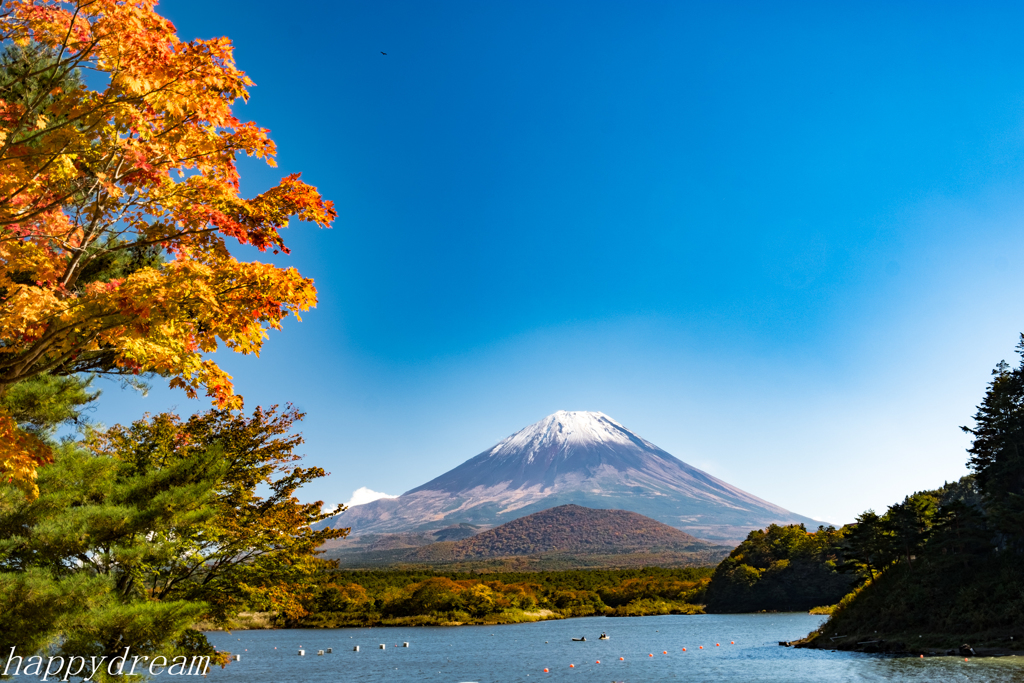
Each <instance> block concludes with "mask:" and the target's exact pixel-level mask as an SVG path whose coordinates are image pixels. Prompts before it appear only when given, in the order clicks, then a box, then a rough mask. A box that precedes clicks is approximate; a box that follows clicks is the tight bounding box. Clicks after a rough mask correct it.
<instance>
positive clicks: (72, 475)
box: [0, 444, 225, 657]
mask: <svg viewBox="0 0 1024 683" xmlns="http://www.w3.org/2000/svg"><path fill="white" fill-rule="evenodd" d="M129 469H130V468H129V467H127V466H126V465H125V463H122V462H119V461H117V460H115V459H113V458H109V457H97V456H95V455H93V454H92V453H91V452H89V451H87V450H84V449H82V448H80V447H78V446H76V445H73V444H64V445H62V446H60V447H59V448H58V449H57V455H56V459H55V461H54V463H52V464H51V465H48V466H46V467H44V468H41V469H40V471H39V488H40V495H39V498H38V499H36V500H34V501H26V500H25V496H24V495H23V494H22V493H21V491H20V490H18V489H16V488H14V487H13V486H10V485H3V486H0V604H3V606H4V615H5V617H4V619H2V620H0V642H3V643H5V644H7V645H8V646H15V647H18V649H19V650H21V651H24V652H32V651H35V650H37V649H38V648H39V647H40V646H41V645H43V644H44V643H46V642H48V641H50V640H52V639H53V638H55V637H56V636H57V635H58V634H59V635H60V636H61V638H62V639H61V640H60V641H59V644H58V645H57V649H58V650H59V654H64V655H72V654H73V655H77V656H86V657H88V656H92V655H97V656H102V655H114V654H117V653H118V652H120V651H122V650H123V649H124V648H125V647H127V646H130V647H131V648H132V650H133V651H134V652H137V653H138V654H142V655H150V656H153V655H154V654H157V653H159V654H164V655H167V654H169V653H170V652H173V651H174V649H175V648H174V641H175V640H176V639H177V638H178V637H179V636H180V635H181V634H183V632H184V630H185V629H187V628H188V627H190V626H191V625H192V624H193V623H194V622H195V621H196V620H197V619H198V618H199V617H200V616H201V615H202V614H203V613H204V612H205V611H206V609H207V607H206V605H204V604H202V603H199V602H188V601H181V600H177V601H175V600H171V601H166V602H156V601H151V600H147V599H146V598H147V591H146V588H145V586H146V582H147V579H148V577H149V576H151V575H152V574H153V573H154V572H158V571H159V568H160V567H161V566H162V565H164V564H165V563H166V562H167V561H168V559H169V558H172V557H174V556H176V554H178V553H182V552H185V551H186V550H187V549H186V548H184V547H183V546H182V544H181V543H180V541H179V540H178V539H179V538H180V536H181V533H182V531H184V530H186V529H188V528H190V527H192V526H194V525H196V524H200V523H202V522H203V521H204V520H206V519H208V518H209V516H210V514H211V510H210V508H209V506H208V503H209V502H210V501H211V500H212V499H213V495H214V491H215V487H216V484H217V482H218V480H219V479H220V477H222V476H223V474H224V469H225V465H224V463H223V459H222V458H220V457H219V455H218V454H216V453H212V452H211V453H202V454H196V456H195V457H193V458H190V459H188V460H182V461H181V462H179V463H175V464H174V465H172V466H169V467H165V468H162V469H159V470H152V471H147V472H144V473H133V472H130V471H129Z"/></svg>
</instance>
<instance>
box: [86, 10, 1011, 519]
mask: <svg viewBox="0 0 1024 683" xmlns="http://www.w3.org/2000/svg"><path fill="white" fill-rule="evenodd" d="M160 8H161V11H162V13H163V14H164V15H165V16H168V17H169V18H170V19H171V20H172V21H174V22H175V24H176V25H177V27H178V29H179V35H180V36H181V37H182V38H185V39H191V38H194V37H204V38H210V37H215V36H222V35H227V36H229V37H230V38H232V39H233V41H234V42H235V46H236V57H237V60H238V63H239V66H240V67H241V68H242V69H244V70H245V71H246V72H247V73H249V75H250V76H251V77H252V78H253V80H255V81H256V83H257V86H258V87H256V88H254V89H253V91H252V99H251V100H250V102H249V103H248V104H246V105H241V104H240V105H238V107H237V112H238V114H239V115H240V117H242V118H243V119H251V120H254V121H256V122H257V123H258V124H260V125H261V126H264V127H267V128H270V129H271V131H272V137H273V138H274V139H275V141H276V142H277V143H278V146H279V152H280V153H279V157H278V161H279V163H280V168H278V169H267V168H265V167H263V166H261V165H260V164H258V163H255V162H248V161H246V163H244V164H243V174H244V177H245V180H244V181H243V189H244V190H246V191H247V192H249V193H252V194H255V193H257V192H259V191H261V190H263V189H265V188H266V187H268V186H269V185H270V184H271V183H273V182H276V180H277V179H278V178H280V176H281V175H283V174H285V173H290V172H295V171H302V172H303V178H304V179H305V180H307V181H308V182H311V183H312V184H314V185H316V186H318V187H319V188H320V190H321V191H322V192H323V194H324V195H325V196H326V197H328V198H330V199H333V200H334V201H335V203H336V206H337V208H338V220H337V222H336V224H335V227H334V228H333V229H332V230H330V231H320V230H318V229H316V228H313V227H310V226H305V225H300V224H296V225H293V226H292V227H291V228H289V230H288V231H287V233H286V239H287V240H288V243H289V245H290V246H291V248H292V250H293V253H292V255H291V256H289V257H283V256H282V257H279V260H277V261H276V262H277V263H279V264H281V265H294V266H295V267H297V268H298V269H299V270H300V272H302V273H303V274H304V275H306V276H309V277H312V278H314V280H315V281H316V283H317V287H318V289H319V292H320V305H319V306H318V308H317V309H316V310H315V311H311V312H310V313H309V314H308V315H307V316H305V318H304V321H303V322H302V323H289V324H287V325H286V328H285V330H284V331H283V332H280V333H274V334H272V335H271V339H270V340H269V342H268V343H267V345H266V347H265V352H264V354H263V356H262V358H260V359H258V360H256V359H252V358H242V357H236V356H232V355H230V354H228V353H227V352H223V353H221V354H218V355H217V361H218V362H219V363H221V364H222V365H223V366H224V367H225V368H227V369H228V370H229V371H230V372H232V373H233V374H234V375H235V378H236V386H237V388H238V390H239V391H240V393H242V394H243V395H244V396H245V397H246V401H247V405H248V406H249V407H252V406H255V405H257V404H264V405H266V404H269V403H275V402H277V403H283V402H287V401H292V402H294V403H295V404H296V405H298V406H299V407H301V408H302V409H304V410H306V411H307V413H308V416H307V418H306V420H305V422H304V423H303V427H302V429H303V431H304V433H305V435H306V437H307V443H306V454H307V456H308V457H307V462H308V463H310V464H314V463H315V464H319V465H322V466H324V467H325V468H326V469H328V470H330V471H331V472H332V475H331V477H330V478H329V479H328V480H327V481H325V482H323V483H320V484H317V485H315V486H311V487H309V491H308V492H307V494H306V497H307V498H309V499H321V498H322V499H324V500H325V501H326V502H328V503H338V502H344V501H345V500H347V499H348V498H349V497H350V495H351V494H352V492H353V490H355V489H357V488H359V487H363V486H365V487H369V488H371V489H373V490H376V491H384V492H387V493H391V494H397V493H401V492H403V491H406V490H408V489H410V488H413V487H415V486H417V485H419V484H422V483H424V482H425V481H427V480H428V479H431V478H433V477H434V476H436V475H438V474H440V473H442V472H444V471H446V470H448V469H450V468H451V467H454V466H455V465H457V464H459V463H461V462H462V461H464V460H466V459H467V458H469V457H471V456H473V455H475V454H477V453H479V452H481V451H483V450H485V449H486V448H488V447H490V446H491V445H493V444H494V443H496V442H497V441H498V440H500V439H501V438H504V437H505V436H507V435H508V434H511V433H512V432H514V431H516V430H518V429H520V428H522V427H524V426H526V425H527V424H530V423H532V422H535V421H537V420H539V419H541V418H543V417H544V416H546V415H548V414H550V413H552V412H554V411H556V410H559V409H565V410H597V411H602V412H604V413H606V414H608V415H610V416H611V417H613V418H614V419H616V420H618V421H619V422H621V423H622V424H624V425H625V426H626V427H628V428H630V429H632V430H633V431H635V432H637V433H639V434H640V435H641V436H643V437H644V438H646V439H648V440H650V441H652V442H654V443H655V444H657V445H658V446H660V447H662V448H664V449H665V450H667V451H669V452H670V453H672V454H674V455H676V456H677V457H679V458H681V459H683V460H685V461H687V462H689V463H691V464H693V465H695V466H697V467H700V468H702V469H704V470H706V471H708V472H710V473H711V474H714V475H716V476H718V477H721V478H723V479H725V480H726V481H728V482H730V483H732V484H735V485H737V486H739V487H741V488H743V489H746V490H747V491H750V492H751V493H754V494H755V495H758V496H761V497H762V498H765V499H767V500H770V501H772V502H774V503H777V504H779V505H782V506H784V507H787V508H789V509H791V510H793V511H795V512H798V513H801V514H805V515H809V516H812V517H816V518H818V519H824V520H829V521H832V522H847V521H851V520H852V518H853V517H854V516H855V515H856V514H857V513H859V512H860V511H862V510H864V509H866V508H868V507H874V508H875V509H877V510H883V509H884V508H885V507H886V506H887V505H889V504H891V503H894V502H896V501H898V500H900V499H902V498H903V496H904V495H906V494H908V493H910V492H912V491H914V490H920V489H923V488H931V487H935V486H938V485H941V484H942V483H943V481H946V480H953V479H956V478H958V477H960V476H961V475H963V474H965V473H966V470H965V467H964V462H965V460H966V454H965V452H964V448H965V447H966V446H967V444H968V441H967V439H966V437H965V435H964V434H962V433H961V431H960V430H959V425H963V424H968V423H969V422H970V416H971V415H972V414H973V409H974V406H975V405H976V404H977V403H978V402H979V400H980V399H981V396H982V393H983V391H984V387H985V384H986V382H987V381H988V378H989V372H990V370H991V368H992V367H993V366H994V365H995V363H996V362H997V361H999V360H1000V359H1003V358H1006V359H1010V360H1012V356H1013V354H1014V352H1013V347H1014V345H1015V344H1016V342H1017V335H1018V334H1019V333H1020V332H1021V331H1022V330H1024V318H1022V305H1021V303H1022V294H1024V291H1022V290H1024V284H1022V280H1021V277H1020V270H1021V269H1020V264H1021V263H1022V257H1024V237H1022V235H1024V232H1022V230H1021V227H1022V225H1021V224H1022V217H1024V41H1022V40H1021V34H1022V29H1024V5H1021V4H1020V3H1009V2H1008V3H998V2H989V3H971V4H965V3H941V2H934V1H929V2H918V3H910V2H907V3H891V2H878V3H871V2H846V3H839V2H833V3H822V2H806V3H799V2H787V3H763V2H749V3H737V2H703V3H686V2H676V1H673V2H626V1H620V2H615V3H606V2H599V1H596V0H581V1H579V2H575V1H569V0H560V1H558V2H551V1H550V0H546V1H543V2H531V1H529V0H510V1H507V2H496V1H488V2H479V1H478V0H473V1H467V2H454V1H452V2H445V1H442V0H438V1H437V2H419V1H410V2H398V1H394V0H358V1H348V0H344V1H332V2H320V3H317V2H307V1H305V0H293V1H292V2H289V3H280V2H274V3H270V2H261V1H259V0H217V2H215V3H211V2H208V1H207V0H204V1H203V2H192V1H190V0H188V1H186V0H165V2H164V3H162V4H161V6H160ZM382 51H383V52H386V53H387V55H386V56H385V55H382V54H381V52H382ZM239 253H240V255H241V256H243V257H244V258H256V257H260V258H266V255H258V254H256V253H252V254H250V253H248V252H242V251H240V252H239ZM274 258H278V257H274ZM1014 264H1017V265H1016V266H1015V265H1014ZM101 404H102V405H101V406H100V408H99V409H98V410H97V412H96V415H95V417H96V418H97V419H99V420H100V421H102V422H104V423H106V424H112V423H114V422H124V421H129V420H131V419H134V418H136V417H138V416H140V415H141V413H142V412H143V411H145V410H149V411H159V410H163V409H166V408H169V407H172V406H176V407H177V409H178V410H179V411H181V412H192V411H197V410H202V409H204V408H205V407H206V404H204V403H203V402H201V401H197V402H193V401H189V400H187V399H186V398H185V397H184V396H183V395H182V394H180V393H176V392H170V391H168V390H166V389H164V388H162V387H160V386H157V387H155V389H154V391H153V392H152V393H151V394H150V396H149V397H147V398H145V399H141V398H140V397H139V396H138V395H135V394H132V393H130V392H127V393H122V392H120V391H119V390H118V389H117V387H116V385H113V384H111V385H108V388H107V391H106V394H105V396H104V398H103V399H102V401H101Z"/></svg>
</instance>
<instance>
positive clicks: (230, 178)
mask: <svg viewBox="0 0 1024 683" xmlns="http://www.w3.org/2000/svg"><path fill="white" fill-rule="evenodd" d="M155 4H156V3H155V2H153V1H152V0H133V2H130V3H126V2H122V1H121V0H79V1H78V2H57V1H55V0H13V1H12V2H8V3H6V4H5V12H4V13H3V15H2V16H0V39H2V41H3V45H4V47H5V48H10V47H11V46H14V45H17V46H22V47H23V48H25V47H35V48H38V49H39V50H41V51H42V52H41V53H40V54H43V55H44V57H45V59H47V60H48V62H47V64H48V66H49V70H48V71H46V72H45V73H44V74H43V75H41V76H39V78H40V79H44V78H49V79H50V82H47V83H44V84H43V85H44V86H45V87H44V90H45V91H46V92H49V96H48V97H45V98H40V97H34V98H30V100H29V101H25V100H24V99H23V100H19V99H18V98H17V97H16V96H13V95H10V94H9V93H12V92H15V91H16V90H17V88H15V87H13V86H17V85H18V84H19V82H20V81H19V78H22V79H23V77H18V76H16V75H14V74H12V73H0V93H5V95H4V97H8V98H9V99H7V100H5V99H3V98H0V393H2V392H4V391H5V390H6V387H9V386H11V385H12V384H14V383H16V382H19V381H22V380H24V379H27V378H29V377H32V376H34V375H36V374H39V373H41V372H51V373H56V374H70V373H74V372H80V371H101V372H107V373H129V374H131V373H134V374H138V373H149V372H155V373H159V374H161V375H164V376H167V377H169V378H170V382H171V385H172V386H175V387H179V388H181V389H183V390H184V391H185V392H186V393H187V394H188V395H189V396H191V397H194V396H197V395H198V394H199V393H200V392H205V393H206V395H208V396H209V397H210V398H211V400H212V401H213V402H214V403H215V404H216V405H217V406H218V407H221V408H237V407H240V405H241V399H240V397H238V396H236V395H235V394H234V390H233V386H232V382H231V377H230V376H229V375H228V374H227V373H225V372H224V371H223V370H221V369H220V368H219V367H218V366H217V365H216V364H215V363H214V362H213V361H211V360H210V359H209V358H208V357H207V356H208V354H210V353H212V352H213V351H215V350H217V349H218V348H219V346H220V345H221V344H223V345H224V346H225V347H227V348H229V349H231V350H233V351H236V352H239V353H245V354H249V353H252V354H258V353H259V350H260V348H261V346H262V343H263V340H264V339H265V338H266V335H267V331H268V330H270V329H279V328H280V326H281V321H282V319H283V318H284V317H285V316H287V315H289V314H294V315H296V316H298V314H299V313H300V312H301V311H305V310H308V309H309V308H310V307H312V306H314V305H315V304H316V290H315V288H314V287H313V283H312V281H311V280H309V279H306V278H303V277H302V276H301V275H299V273H298V272H296V271H295V270H294V269H291V268H279V267H276V266H273V265H269V264H265V263H259V262H251V263H243V262H240V261H238V260H237V259H236V258H235V257H233V256H232V255H231V253H230V252H229V250H228V247H227V241H226V240H229V239H230V240H234V241H237V242H238V243H239V244H243V245H251V246H254V247H256V248H257V249H259V250H260V251H265V250H267V249H270V250H272V251H273V252H274V253H279V252H284V253H287V251H288V250H287V248H286V247H285V245H284V241H283V239H282V237H281V234H280V230H281V229H282V228H284V227H285V226H287V224H288V220H289V219H290V218H298V219H300V220H303V221H309V222H313V223H315V224H318V225H320V226H322V227H327V226H329V224H330V223H331V221H332V220H333V219H334V217H335V211H334V208H333V206H332V204H331V203H330V202H328V201H325V200H323V199H322V198H321V197H320V195H319V193H317V191H316V189H315V188H313V187H311V186H309V185H307V184H305V183H303V182H302V181H301V180H300V179H299V176H298V175H291V176H287V177H285V178H284V179H282V180H281V182H280V184H278V185H277V186H276V187H273V188H271V189H269V190H268V191H266V192H264V193H262V194H260V195H258V196H256V197H252V198H243V197H241V196H240V194H239V174H238V170H237V167H236V156H237V155H238V154H240V153H241V154H247V155H249V156H255V157H258V158H262V159H265V160H266V162H267V163H269V164H270V165H271V166H273V165H274V162H273V155H274V153H275V147H274V143H273V142H272V141H271V140H270V138H269V137H268V131H266V130H265V129H262V128H259V127H258V126H256V125H255V124H253V123H251V122H249V123H246V122H241V121H239V120H238V119H236V118H235V116H234V115H233V114H232V111H231V105H232V103H233V102H234V101H235V100H237V99H238V98H243V99H245V98H247V97H248V92H247V88H248V87H249V86H251V85H253V83H252V81H251V80H249V78H248V77H246V75H245V74H244V73H243V72H242V71H240V70H238V69H237V68H236V66H235V63H234V58H233V54H232V46H231V43H230V41H229V40H228V39H226V38H217V39H213V40H195V41H192V42H183V41H181V40H179V38H178V37H177V36H176V34H175V30H174V27H173V25H172V24H171V23H170V22H169V21H167V20H166V19H164V18H163V17H161V16H160V15H159V14H157V13H156V11H155V9H154V6H155ZM78 69H88V70H90V71H91V72H93V73H97V72H98V74H99V76H97V77H96V79H91V81H90V82H99V81H100V80H102V77H104V76H105V77H106V83H105V86H104V87H103V88H102V89H100V90H92V89H90V88H89V87H87V86H86V85H85V84H84V83H82V82H81V81H80V80H78V79H76V78H75V77H73V73H74V72H75V70H78ZM147 249H149V250H155V251H156V253H157V254H158V256H159V258H156V259H151V260H150V262H145V263H141V262H140V263H135V264H134V266H133V267H131V268H121V271H118V272H114V270H112V269H109V268H108V271H109V272H106V274H105V275H104V274H103V273H102V272H101V274H100V275H97V274H96V273H97V271H102V269H101V268H99V266H100V265H102V264H103V263H107V262H113V261H116V260H117V259H118V258H122V260H123V259H124V258H125V257H126V256H127V255H129V254H131V255H136V256H137V255H138V254H140V253H143V252H145V250H147ZM5 419H6V418H4V417H3V416H2V415H0V432H2V438H0V472H2V473H3V474H5V475H7V476H9V477H10V478H12V479H14V480H16V481H17V482H19V485H21V486H23V487H24V488H25V489H26V490H28V491H30V492H31V491H32V487H33V486H34V485H33V484H32V483H31V482H32V480H33V478H34V471H35V467H37V466H38V465H39V464H41V463H43V462H45V460H46V457H47V454H46V449H45V446H43V445H42V444H39V443H36V442H34V440H32V439H31V437H28V436H27V435H25V434H23V433H21V432H20V431H18V429H17V427H16V426H15V425H14V424H13V423H12V422H10V420H9V419H6V422H4V420H5Z"/></svg>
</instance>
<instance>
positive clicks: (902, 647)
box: [779, 633, 1024, 658]
mask: <svg viewBox="0 0 1024 683" xmlns="http://www.w3.org/2000/svg"><path fill="white" fill-rule="evenodd" d="M919 637H920V636H919ZM952 639H953V638H952V637H948V638H944V637H932V638H929V639H928V640H927V641H925V642H924V643H922V644H911V645H908V644H907V641H906V640H899V639H887V638H881V637H878V636H872V637H857V636H824V635H819V634H817V633H814V634H811V635H810V636H808V637H807V638H803V639H801V640H793V641H780V642H779V645H780V646H783V647H795V648H806V649H814V650H842V651H844V652H864V653H866V654H888V655H900V656H914V657H921V656H924V657H968V658H969V657H1016V656H1018V655H1021V656H1024V650H1022V649H1020V648H1018V647H1013V646H1011V645H1009V643H1008V645H1007V646H999V645H983V646H971V645H969V644H967V643H964V644H962V645H959V646H957V647H944V646H941V645H937V644H936V643H937V641H947V642H948V641H950V640H952ZM999 640H1007V641H1010V642H1012V643H1013V644H1014V645H1016V643H1018V642H1021V643H1024V639H1022V638H1021V637H1019V636H1007V637H1005V638H1000V639H999Z"/></svg>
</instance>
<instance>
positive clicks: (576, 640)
mask: <svg viewBox="0 0 1024 683" xmlns="http://www.w3.org/2000/svg"><path fill="white" fill-rule="evenodd" d="M572 642H574V643H585V642H587V637H586V636H583V637H582V638H573V639H572Z"/></svg>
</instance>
